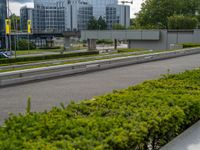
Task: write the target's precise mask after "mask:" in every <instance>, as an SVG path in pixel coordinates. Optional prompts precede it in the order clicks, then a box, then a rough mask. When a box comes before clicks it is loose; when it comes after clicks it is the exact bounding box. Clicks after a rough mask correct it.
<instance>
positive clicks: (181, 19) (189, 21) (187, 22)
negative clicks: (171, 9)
mask: <svg viewBox="0 0 200 150" xmlns="http://www.w3.org/2000/svg"><path fill="white" fill-rule="evenodd" d="M197 25H198V20H197V18H195V17H189V16H177V15H175V16H171V17H169V18H168V28H169V29H196V28H197Z"/></svg>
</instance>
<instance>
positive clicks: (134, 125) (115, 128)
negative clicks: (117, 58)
mask: <svg viewBox="0 0 200 150" xmlns="http://www.w3.org/2000/svg"><path fill="white" fill-rule="evenodd" d="M199 79H200V70H194V71H187V72H185V73H181V74H179V75H170V74H169V73H168V74H167V75H165V76H163V78H161V79H159V80H154V81H146V82H144V83H142V84H139V85H137V86H132V87H129V88H128V89H124V90H115V91H113V93H111V94H107V95H104V96H99V97H95V98H94V99H91V100H84V101H81V102H79V103H74V102H71V103H70V104H69V105H68V106H64V105H63V104H61V108H58V107H54V108H52V110H50V111H49V112H43V113H42V112H41V113H33V112H30V111H28V112H29V113H26V114H24V115H19V116H10V118H9V119H8V120H6V122H5V124H4V125H3V126H1V127H0V149H1V150H22V149H23V150H39V149H42V150H43V149H44V150H57V149H60V150H61V149H66V150H74V149H79V150H158V149H159V148H160V147H162V146H163V145H164V144H166V143H167V142H169V141H170V140H172V139H173V138H174V137H175V136H177V135H178V134H180V133H181V132H182V131H183V130H185V129H187V128H188V127H189V126H190V125H192V124H193V123H195V122H196V121H198V120H199V119H200V100H199V97H200V82H199Z"/></svg>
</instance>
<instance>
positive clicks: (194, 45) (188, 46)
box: [182, 43, 200, 48]
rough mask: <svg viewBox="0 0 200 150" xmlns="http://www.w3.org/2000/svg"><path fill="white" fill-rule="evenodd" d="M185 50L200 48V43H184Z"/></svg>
mask: <svg viewBox="0 0 200 150" xmlns="http://www.w3.org/2000/svg"><path fill="white" fill-rule="evenodd" d="M182 45H183V48H190V47H200V43H184V44H182Z"/></svg>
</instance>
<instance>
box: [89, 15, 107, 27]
mask: <svg viewBox="0 0 200 150" xmlns="http://www.w3.org/2000/svg"><path fill="white" fill-rule="evenodd" d="M87 29H88V30H106V29H107V23H106V21H105V20H104V19H103V17H101V16H100V17H99V19H98V20H97V19H96V18H95V17H92V18H91V19H90V20H89V22H88V28H87Z"/></svg>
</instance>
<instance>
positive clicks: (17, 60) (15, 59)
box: [0, 51, 99, 64]
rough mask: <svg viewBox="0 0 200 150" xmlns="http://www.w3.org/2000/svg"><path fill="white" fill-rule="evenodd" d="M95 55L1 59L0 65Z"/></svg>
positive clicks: (84, 53) (74, 54) (77, 54)
mask: <svg viewBox="0 0 200 150" xmlns="http://www.w3.org/2000/svg"><path fill="white" fill-rule="evenodd" d="M95 54H99V52H98V51H88V52H79V53H68V54H53V55H43V56H32V57H18V58H10V59H1V61H0V64H9V63H17V62H28V61H39V60H49V59H59V58H68V57H77V56H86V55H95Z"/></svg>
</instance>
